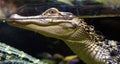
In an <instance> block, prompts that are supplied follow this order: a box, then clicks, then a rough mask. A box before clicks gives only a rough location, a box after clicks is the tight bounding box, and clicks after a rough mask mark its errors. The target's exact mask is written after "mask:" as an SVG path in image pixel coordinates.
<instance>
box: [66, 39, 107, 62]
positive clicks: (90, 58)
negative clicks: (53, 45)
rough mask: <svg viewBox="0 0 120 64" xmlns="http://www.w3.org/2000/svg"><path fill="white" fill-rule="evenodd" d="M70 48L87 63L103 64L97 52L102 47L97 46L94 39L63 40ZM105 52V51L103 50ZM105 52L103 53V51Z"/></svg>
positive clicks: (100, 50)
mask: <svg viewBox="0 0 120 64" xmlns="http://www.w3.org/2000/svg"><path fill="white" fill-rule="evenodd" d="M64 42H65V43H66V44H67V45H68V47H70V48H71V50H72V51H73V52H74V53H76V54H77V55H78V57H80V58H81V59H82V60H83V61H85V63H87V64H105V63H104V62H103V60H101V57H100V55H101V54H99V53H100V52H102V51H103V50H102V49H103V48H100V46H97V45H96V44H95V42H94V41H91V40H85V41H71V40H64ZM105 52H106V51H105ZM103 54H105V53H103Z"/></svg>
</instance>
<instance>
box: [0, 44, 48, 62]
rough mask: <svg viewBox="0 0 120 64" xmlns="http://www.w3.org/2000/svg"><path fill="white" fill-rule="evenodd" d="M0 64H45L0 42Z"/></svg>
mask: <svg viewBox="0 0 120 64" xmlns="http://www.w3.org/2000/svg"><path fill="white" fill-rule="evenodd" d="M0 64H47V63H45V62H42V61H40V60H39V59H36V58H34V57H32V56H30V55H28V54H26V53H24V52H23V51H19V50H17V49H15V48H13V47H11V46H8V45H6V44H4V43H1V42H0Z"/></svg>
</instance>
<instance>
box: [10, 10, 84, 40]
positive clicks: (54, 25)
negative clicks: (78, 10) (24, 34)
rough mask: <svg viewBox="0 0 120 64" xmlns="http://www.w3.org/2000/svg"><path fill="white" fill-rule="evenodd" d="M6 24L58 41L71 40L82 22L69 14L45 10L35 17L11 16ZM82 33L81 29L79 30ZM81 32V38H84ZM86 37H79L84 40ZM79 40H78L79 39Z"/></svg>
mask: <svg viewBox="0 0 120 64" xmlns="http://www.w3.org/2000/svg"><path fill="white" fill-rule="evenodd" d="M10 18H11V20H9V21H8V24H10V25H12V26H16V27H20V28H24V29H27V30H31V31H35V32H38V33H40V34H43V35H45V36H48V37H54V38H58V39H71V38H69V37H70V36H72V35H73V34H74V33H75V32H76V31H77V30H78V28H79V27H80V26H82V23H84V22H83V20H82V19H78V18H74V15H73V14H72V13H70V12H61V11H59V10H58V9H56V8H50V9H47V10H46V11H45V12H43V13H42V14H41V15H37V16H20V15H18V14H13V15H12V16H11V17H10ZM81 31H82V32H83V29H82V28H81ZM84 33H85V32H83V33H82V34H81V36H83V35H84V36H85V35H86V34H84ZM84 38H86V37H81V39H84ZM79 39H80V38H79Z"/></svg>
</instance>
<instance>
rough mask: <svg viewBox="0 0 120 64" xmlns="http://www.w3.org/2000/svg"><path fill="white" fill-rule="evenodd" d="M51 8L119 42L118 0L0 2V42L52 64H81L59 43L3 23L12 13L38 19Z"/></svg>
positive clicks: (119, 13)
mask: <svg viewBox="0 0 120 64" xmlns="http://www.w3.org/2000/svg"><path fill="white" fill-rule="evenodd" d="M51 7H56V8H58V9H59V10H60V11H66V12H71V13H73V14H74V15H76V16H78V17H80V18H83V19H85V22H87V23H88V24H89V25H93V26H94V27H95V30H96V31H98V32H99V33H101V34H102V35H104V36H105V38H107V39H112V40H117V41H120V34H119V33H120V0H0V42H4V43H6V44H8V45H10V46H13V47H15V48H17V49H19V50H22V51H24V52H26V53H28V54H30V55H32V56H34V57H36V58H40V59H49V60H51V63H52V64H60V63H61V64H70V63H71V64H85V63H84V62H82V61H81V60H80V59H78V58H77V57H76V56H71V55H75V54H74V53H73V52H72V51H71V50H70V49H69V48H68V47H67V45H66V44H65V43H64V42H63V41H61V40H58V39H54V38H48V37H45V36H43V35H40V34H38V33H36V32H32V31H28V30H24V29H20V28H16V27H12V26H9V25H8V24H7V23H6V21H5V20H4V19H7V18H9V17H10V16H11V15H12V14H14V13H17V14H20V15H23V16H33V15H40V14H41V13H42V12H44V11H45V10H46V9H48V8H51Z"/></svg>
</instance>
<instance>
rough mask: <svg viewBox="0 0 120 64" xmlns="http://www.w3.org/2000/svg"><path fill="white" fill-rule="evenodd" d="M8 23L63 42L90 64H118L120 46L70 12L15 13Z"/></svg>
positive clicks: (53, 9)
mask: <svg viewBox="0 0 120 64" xmlns="http://www.w3.org/2000/svg"><path fill="white" fill-rule="evenodd" d="M8 24H10V25H12V26H15V27H19V28H23V29H27V30H31V31H35V32H38V33H40V34H42V35H45V36H47V37H53V38H57V39H61V40H63V41H64V42H65V43H66V44H67V45H68V46H69V47H70V48H71V50H72V51H73V52H74V53H76V54H77V55H78V57H80V58H81V59H82V60H83V61H84V62H86V63H87V64H119V61H120V50H119V48H120V47H119V43H118V42H117V41H113V40H107V39H104V38H102V37H101V36H100V35H97V34H96V33H95V31H94V27H93V26H90V25H87V23H85V22H84V20H83V19H79V18H76V17H74V15H73V14H72V13H70V12H60V11H59V10H58V9H56V8H50V9H48V10H46V11H45V12H43V14H41V15H37V16H26V17H25V16H20V15H18V14H13V15H12V16H11V20H9V21H8Z"/></svg>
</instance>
